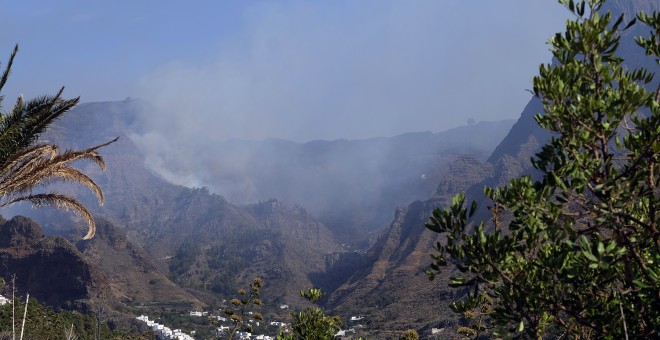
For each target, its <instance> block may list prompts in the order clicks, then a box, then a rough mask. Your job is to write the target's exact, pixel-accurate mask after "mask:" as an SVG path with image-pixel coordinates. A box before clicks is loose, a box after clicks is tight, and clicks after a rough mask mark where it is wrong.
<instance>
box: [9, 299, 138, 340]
mask: <svg viewBox="0 0 660 340" xmlns="http://www.w3.org/2000/svg"><path fill="white" fill-rule="evenodd" d="M15 303H16V306H15V308H16V319H15V322H16V325H15V327H16V332H17V334H16V338H18V337H19V336H20V329H21V322H22V320H23V311H24V308H25V303H24V302H23V301H20V300H18V299H16V301H15ZM96 330H97V322H96V319H95V318H94V316H93V315H91V314H87V315H83V314H80V313H78V312H72V311H65V310H62V311H59V312H56V311H54V310H53V309H52V308H51V307H45V306H42V305H41V304H39V303H38V302H37V300H36V299H35V298H32V297H31V298H30V300H29V302H28V309H27V314H26V319H25V332H24V334H23V338H24V339H76V338H77V339H94V338H95V334H96ZM11 334H12V304H11V303H7V304H5V305H3V306H0V338H3V339H5V338H11ZM66 335H70V336H69V337H67V336H66ZM149 338H150V337H149V335H143V334H141V333H139V332H138V331H136V330H129V329H126V330H110V328H108V325H107V324H103V325H102V327H101V339H149Z"/></svg>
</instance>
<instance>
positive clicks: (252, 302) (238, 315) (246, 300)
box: [225, 277, 264, 340]
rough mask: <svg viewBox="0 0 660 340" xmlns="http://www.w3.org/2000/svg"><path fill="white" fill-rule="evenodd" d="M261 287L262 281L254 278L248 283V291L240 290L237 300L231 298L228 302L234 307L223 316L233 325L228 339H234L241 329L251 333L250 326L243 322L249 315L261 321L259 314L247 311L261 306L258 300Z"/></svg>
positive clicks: (228, 309) (261, 317) (261, 316)
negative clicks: (226, 316) (228, 318)
mask: <svg viewBox="0 0 660 340" xmlns="http://www.w3.org/2000/svg"><path fill="white" fill-rule="evenodd" d="M261 287H263V281H261V279H260V278H258V277H257V278H254V280H252V283H250V285H249V287H248V290H247V291H246V290H245V289H240V290H239V291H238V294H239V295H240V297H239V298H233V299H231V300H230V301H229V302H230V303H231V304H232V305H234V308H237V309H238V310H234V309H232V308H227V309H226V310H225V314H227V315H228V316H229V317H230V318H231V321H232V323H233V326H232V328H231V329H230V330H229V339H230V340H231V339H233V338H234V334H236V332H237V331H239V330H240V329H241V328H242V329H243V330H244V331H246V332H252V325H250V324H249V323H247V322H246V321H245V318H246V317H248V316H249V315H250V314H252V315H253V317H254V318H255V319H257V320H260V321H261V320H263V319H264V317H263V315H262V314H261V313H260V312H251V311H250V310H249V309H250V308H253V307H254V306H261V305H262V304H263V302H262V301H261V299H260V298H259V293H260V290H261Z"/></svg>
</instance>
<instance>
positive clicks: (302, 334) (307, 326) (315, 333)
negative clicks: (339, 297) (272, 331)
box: [277, 288, 342, 340]
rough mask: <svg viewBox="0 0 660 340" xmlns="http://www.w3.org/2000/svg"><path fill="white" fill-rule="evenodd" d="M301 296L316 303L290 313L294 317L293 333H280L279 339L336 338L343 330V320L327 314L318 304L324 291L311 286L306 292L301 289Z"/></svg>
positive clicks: (318, 339) (322, 339)
mask: <svg viewBox="0 0 660 340" xmlns="http://www.w3.org/2000/svg"><path fill="white" fill-rule="evenodd" d="M300 296H302V297H304V298H305V299H306V300H308V301H309V302H311V303H312V304H314V306H312V307H309V308H306V309H305V310H303V311H302V312H298V313H290V315H291V317H292V318H293V319H294V322H293V324H291V328H292V330H293V334H288V335H284V334H281V333H280V334H279V335H278V336H277V339H278V340H296V339H315V340H325V339H334V338H335V334H337V332H339V331H340V330H341V325H342V323H341V320H340V319H339V317H336V316H328V315H325V313H324V312H323V310H322V309H321V308H320V307H318V306H316V302H318V300H319V299H320V298H321V297H323V291H321V290H320V289H315V288H310V289H308V290H307V291H306V292H305V291H300Z"/></svg>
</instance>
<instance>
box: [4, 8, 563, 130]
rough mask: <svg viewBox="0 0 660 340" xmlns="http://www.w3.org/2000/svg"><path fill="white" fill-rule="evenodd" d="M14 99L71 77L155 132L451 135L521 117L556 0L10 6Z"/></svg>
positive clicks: (7, 36) (10, 93)
mask: <svg viewBox="0 0 660 340" xmlns="http://www.w3.org/2000/svg"><path fill="white" fill-rule="evenodd" d="M2 8H3V10H2V13H3V18H2V20H0V56H1V58H0V60H2V62H3V65H4V62H6V60H7V57H8V55H9V53H10V51H11V49H12V47H13V45H14V44H15V43H19V44H20V52H19V55H18V57H17V60H16V63H15V67H14V69H13V74H12V77H11V78H10V80H9V82H8V84H7V86H6V87H5V91H4V94H5V95H6V96H7V99H6V102H5V106H6V105H8V104H9V103H11V102H12V101H13V100H14V97H15V96H16V95H17V94H19V93H22V94H24V95H25V96H28V97H30V96H34V95H38V94H44V93H54V92H55V91H56V90H57V89H58V88H59V87H60V86H62V85H65V86H66V92H65V94H66V95H67V96H69V97H74V96H81V97H82V101H84V102H88V101H105V100H121V99H124V98H126V97H137V98H142V99H145V100H147V101H149V102H151V103H152V104H153V105H154V107H156V109H157V110H156V112H149V113H145V115H144V117H142V120H143V122H144V124H145V125H147V127H148V128H151V129H153V131H154V134H159V135H160V136H161V137H162V136H167V138H168V139H170V140H174V141H177V142H185V141H186V140H187V139H190V137H191V134H194V135H195V136H206V137H207V138H208V140H224V139H228V138H244V139H263V138H269V137H277V138H286V139H292V140H296V141H307V140H312V139H337V138H351V139H354V138H367V137H375V136H392V135H396V134H400V133H404V132H408V131H426V130H430V131H442V130H446V129H448V128H451V127H455V126H458V125H463V124H465V122H466V121H467V119H468V118H474V119H476V120H498V119H505V118H516V117H518V115H519V113H520V111H521V110H522V109H523V107H524V105H525V104H526V102H527V101H528V100H529V98H530V96H531V95H530V94H529V93H528V92H526V91H525V90H526V89H529V88H530V87H531V85H530V80H531V77H532V76H533V75H534V74H535V73H536V72H537V70H538V65H539V64H540V63H543V62H548V61H549V60H550V53H549V52H548V46H547V45H546V44H545V42H546V41H547V39H548V38H549V37H550V36H551V35H552V34H553V33H554V32H557V31H561V30H562V29H563V26H564V21H565V18H566V11H565V10H564V9H563V8H562V7H561V6H560V5H558V4H557V3H556V1H554V0H535V1H529V0H497V1H494V0H482V1H477V0H474V1H464V0H435V1H432V0H427V1H412V0H410V1H384V0H383V1H381V0H373V1H146V0H132V1H123V0H117V1H100V0H96V1H91V0H87V1H66V0H63V1H30V0H27V1H4V2H3V5H2Z"/></svg>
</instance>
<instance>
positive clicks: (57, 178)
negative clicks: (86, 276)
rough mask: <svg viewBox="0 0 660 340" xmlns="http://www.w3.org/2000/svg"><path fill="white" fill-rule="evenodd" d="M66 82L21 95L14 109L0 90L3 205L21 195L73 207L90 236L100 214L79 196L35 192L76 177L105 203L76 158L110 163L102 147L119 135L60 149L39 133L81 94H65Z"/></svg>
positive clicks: (20, 198) (38, 202) (34, 201)
mask: <svg viewBox="0 0 660 340" xmlns="http://www.w3.org/2000/svg"><path fill="white" fill-rule="evenodd" d="M17 52H18V45H17V46H16V47H15V48H14V51H13V52H12V54H11V56H10V58H9V62H8V63H7V67H6V68H5V70H4V72H3V74H2V77H1V78H0V91H2V88H3V87H4V85H5V83H6V82H7V79H8V78H9V73H10V71H11V66H12V64H13V62H14V57H15V56H16V53H17ZM63 90H64V88H61V89H60V90H59V91H58V92H57V94H55V95H54V96H41V97H38V98H35V99H31V100H28V101H25V100H24V99H23V97H22V96H21V97H19V98H18V99H17V100H16V103H15V104H14V106H13V107H12V108H11V110H9V111H8V112H4V110H2V109H1V108H2V100H3V99H4V97H3V96H0V207H4V206H7V205H9V204H13V203H16V202H21V201H28V202H30V203H32V205H33V206H37V207H40V206H46V205H48V206H55V207H58V208H63V209H66V210H73V211H74V212H76V213H78V214H79V215H80V216H82V217H83V218H84V219H85V221H86V222H87V225H88V231H87V234H86V235H85V237H84V239H90V238H92V237H93V236H94V233H95V232H96V227H95V223H94V219H93V217H92V215H91V213H90V212H89V210H87V208H86V207H85V206H84V205H83V204H82V203H80V202H79V201H78V200H76V199H74V198H72V197H69V196H66V195H62V194H58V193H52V192H51V193H33V191H34V189H36V188H38V187H40V186H42V185H45V184H50V183H53V182H69V181H70V182H76V183H79V184H82V185H84V186H86V187H88V188H89V189H90V190H91V191H92V192H93V193H94V194H95V195H96V197H97V198H98V200H99V203H101V204H102V203H103V192H102V191H101V188H100V187H99V186H98V185H97V184H96V183H95V182H94V181H93V180H92V179H91V178H90V177H89V176H87V175H86V174H84V173H83V172H81V171H80V170H78V169H76V168H74V167H73V166H72V164H73V163H74V162H76V161H79V160H88V161H92V162H94V163H96V164H97V165H98V166H99V167H100V168H101V169H105V163H104V161H103V158H102V157H101V156H100V154H99V153H98V151H97V150H98V149H99V148H101V147H103V146H106V145H108V144H110V143H113V142H114V141H116V140H117V139H116V138H115V139H114V140H112V141H110V142H108V143H104V144H101V145H97V146H94V147H91V148H88V149H84V150H67V151H64V152H60V150H59V148H58V147H57V145H52V144H45V143H37V142H38V138H39V135H40V134H41V133H43V132H44V131H45V130H46V129H47V128H48V126H50V125H51V124H52V123H53V122H54V121H55V120H57V119H58V118H59V117H61V116H62V115H63V114H64V113H65V112H67V111H69V110H70V109H71V108H73V107H74V106H75V105H76V104H77V103H78V101H79V100H80V98H74V99H62V97H61V96H62V92H63Z"/></svg>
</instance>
